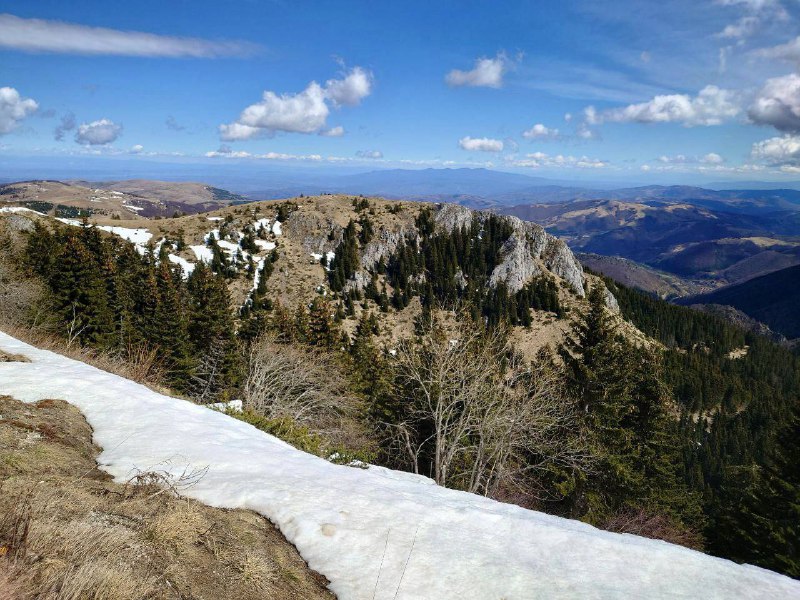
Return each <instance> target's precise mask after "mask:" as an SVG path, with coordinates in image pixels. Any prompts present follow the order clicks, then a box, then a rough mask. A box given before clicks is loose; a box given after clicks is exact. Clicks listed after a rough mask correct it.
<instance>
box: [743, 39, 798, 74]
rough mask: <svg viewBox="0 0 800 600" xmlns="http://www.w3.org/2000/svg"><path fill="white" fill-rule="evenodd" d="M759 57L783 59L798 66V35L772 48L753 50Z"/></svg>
mask: <svg viewBox="0 0 800 600" xmlns="http://www.w3.org/2000/svg"><path fill="white" fill-rule="evenodd" d="M753 54H754V55H755V56H758V57H759V58H767V59H778V60H785V61H787V62H791V63H794V64H795V66H797V67H800V36H798V37H796V38H794V39H793V40H790V41H788V42H786V43H785V44H781V45H779V46H773V47H772V48H761V49H760V50H756V51H754V52H753Z"/></svg>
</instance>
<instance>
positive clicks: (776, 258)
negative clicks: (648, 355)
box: [497, 188, 800, 293]
mask: <svg viewBox="0 0 800 600" xmlns="http://www.w3.org/2000/svg"><path fill="white" fill-rule="evenodd" d="M671 190H672V195H673V196H675V195H676V194H678V191H677V190H675V189H674V188H671ZM656 191H657V190H651V189H644V188H640V189H639V193H640V195H642V194H643V195H649V194H651V193H652V194H656ZM661 192H662V193H664V194H666V195H667V196H668V195H669V194H670V191H669V190H664V189H662V190H661ZM683 192H686V190H685V189H684V190H683ZM612 193H617V192H612ZM743 195H744V196H748V198H749V199H748V200H747V202H751V204H750V205H749V206H750V209H747V210H744V211H742V210H739V211H737V210H721V209H713V208H708V207H705V206H701V205H698V204H701V203H702V202H705V200H701V201H688V200H687V201H680V202H678V201H667V200H664V199H663V197H661V199H658V198H655V196H654V198H655V199H649V200H648V199H643V200H631V201H627V200H578V201H573V202H567V203H560V204H544V203H541V204H527V205H518V206H511V207H501V208H498V209H497V210H498V211H499V212H502V213H504V214H512V215H516V216H518V217H520V218H522V219H525V220H530V221H534V222H536V223H540V224H541V225H542V226H544V227H545V228H546V229H547V230H548V231H550V232H551V233H553V234H555V235H558V236H559V237H561V238H563V239H564V240H566V241H567V242H568V243H569V244H570V246H571V247H572V248H573V249H574V250H576V251H578V252H582V253H587V254H597V255H603V256H617V257H622V258H625V259H628V260H632V261H636V262H637V263H643V264H645V265H648V266H649V267H652V268H654V269H657V270H659V271H662V272H667V273H670V274H672V275H677V276H679V277H681V278H690V279H703V280H706V281H708V282H710V283H712V284H713V285H714V286H721V285H728V284H734V283H740V282H742V281H745V280H747V279H751V278H753V277H757V276H759V275H764V274H766V273H769V272H771V271H777V270H779V269H782V268H786V267H789V266H793V265H796V264H800V212H798V211H787V210H779V211H772V210H770V209H769V208H768V203H766V204H764V206H761V207H760V208H759V209H758V213H757V214H752V210H751V209H752V207H753V206H755V205H754V204H752V202H756V201H755V200H753V199H752V198H753V197H751V196H750V195H749V192H748V193H747V194H743ZM767 195H768V194H765V195H761V196H759V195H756V196H757V197H758V198H761V199H762V200H763V199H764V198H766V196H767ZM762 200H758V202H756V204H758V203H760V202H762ZM790 200H791V199H788V200H783V201H782V202H787V203H789V204H791V202H790ZM730 201H731V202H733V203H734V204H736V203H737V202H739V201H740V199H738V198H733V199H731V200H730ZM715 202H717V201H715ZM773 206H774V204H773ZM613 268H614V270H615V273H613V274H612V273H609V275H610V276H612V277H615V278H619V277H620V275H621V274H620V269H627V270H628V271H630V270H631V268H632V267H631V265H626V264H623V263H618V264H615V265H614V266H613ZM628 275H629V276H630V277H633V279H628V278H626V277H622V279H620V280H621V281H628V282H629V283H630V284H631V285H633V286H635V287H642V286H640V285H637V283H636V279H635V276H634V275H633V274H632V273H629V274H628ZM642 289H647V290H648V291H656V290H655V289H650V288H649V287H647V286H645V287H643V288H642ZM657 293H660V292H657Z"/></svg>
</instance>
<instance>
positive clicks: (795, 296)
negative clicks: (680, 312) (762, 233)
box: [682, 266, 800, 339]
mask: <svg viewBox="0 0 800 600" xmlns="http://www.w3.org/2000/svg"><path fill="white" fill-rule="evenodd" d="M682 303H686V304H724V305H728V306H732V307H734V308H736V309H738V310H740V311H742V312H743V313H745V314H747V315H749V316H750V317H752V318H753V319H756V320H757V321H760V322H762V323H765V324H766V325H768V326H769V327H770V329H772V330H773V331H776V332H778V333H782V334H783V335H785V336H786V337H787V338H790V339H793V338H800V315H798V310H797V307H798V306H800V266H794V267H789V268H788V269H781V270H779V271H775V272H773V273H769V274H768V275H763V276H761V277H756V278H754V279H750V280H749V281H746V282H744V283H740V284H738V285H733V286H728V287H724V288H722V289H719V290H715V291H713V292H711V293H708V294H702V295H697V296H691V297H689V298H685V299H683V300H682Z"/></svg>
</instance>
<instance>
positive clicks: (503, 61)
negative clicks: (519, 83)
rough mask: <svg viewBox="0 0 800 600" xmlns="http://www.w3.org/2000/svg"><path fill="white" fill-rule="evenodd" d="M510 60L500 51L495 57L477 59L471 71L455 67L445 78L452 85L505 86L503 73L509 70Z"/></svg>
mask: <svg viewBox="0 0 800 600" xmlns="http://www.w3.org/2000/svg"><path fill="white" fill-rule="evenodd" d="M508 66H509V60H508V57H506V55H505V54H503V53H502V52H501V53H499V54H498V55H497V56H495V57H494V58H486V57H482V58H479V59H477V60H476V61H475V66H474V67H473V68H472V69H471V70H469V71H461V70H460V69H453V70H452V71H450V72H449V73H448V74H447V75H446V76H445V78H444V80H445V81H446V82H447V85H449V86H451V87H461V86H469V87H489V88H500V87H503V75H504V74H505V73H506V71H507V70H508Z"/></svg>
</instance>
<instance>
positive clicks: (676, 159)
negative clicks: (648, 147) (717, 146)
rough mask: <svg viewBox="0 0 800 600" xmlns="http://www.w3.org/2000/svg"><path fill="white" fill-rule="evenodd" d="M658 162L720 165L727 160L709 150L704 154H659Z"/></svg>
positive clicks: (666, 163)
mask: <svg viewBox="0 0 800 600" xmlns="http://www.w3.org/2000/svg"><path fill="white" fill-rule="evenodd" d="M657 160H658V162H659V163H661V164H665V165H694V164H704V165H718V164H722V163H723V162H725V159H724V158H722V157H721V156H720V155H719V154H717V153H716V152H709V153H708V154H705V155H703V156H699V157H698V156H686V155H685V154H676V155H674V156H659V157H658V159H657Z"/></svg>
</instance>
